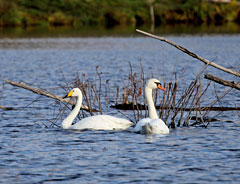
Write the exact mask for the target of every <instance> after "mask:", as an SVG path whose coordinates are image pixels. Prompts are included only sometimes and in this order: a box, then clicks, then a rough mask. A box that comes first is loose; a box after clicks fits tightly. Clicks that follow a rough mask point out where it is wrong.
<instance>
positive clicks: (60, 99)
mask: <svg viewBox="0 0 240 184" xmlns="http://www.w3.org/2000/svg"><path fill="white" fill-rule="evenodd" d="M3 80H4V81H5V82H7V83H8V84H11V85H12V86H16V87H20V88H23V89H26V90H29V91H32V92H33V93H36V94H39V95H43V96H46V97H48V98H52V99H55V100H58V101H60V102H65V103H68V104H71V105H75V103H74V101H72V100H69V99H65V98H62V97H61V96H58V95H54V94H52V93H49V92H47V91H43V90H41V89H39V88H34V87H32V86H29V85H27V84H25V83H24V82H14V81H10V80H8V79H3ZM81 109H83V110H86V111H88V112H89V111H90V110H89V108H88V107H87V106H84V105H82V107H81ZM92 112H97V110H96V109H92Z"/></svg>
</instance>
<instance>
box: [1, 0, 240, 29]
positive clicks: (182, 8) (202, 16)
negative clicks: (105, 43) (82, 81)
mask: <svg viewBox="0 0 240 184" xmlns="http://www.w3.org/2000/svg"><path fill="white" fill-rule="evenodd" d="M150 6H151V4H150V1H149V0H148V1H147V0H114V1H113V0H101V1H99V0H51V1H49V0H41V1H39V0H8V1H6V0H0V26H2V27H6V26H27V27H28V26H39V25H43V26H63V25H68V26H91V25H94V26H96V25H101V26H102V25H104V26H105V27H113V26H116V25H128V26H129V25H132V26H142V25H145V24H151V15H150ZM152 6H153V10H154V18H155V20H154V21H155V25H156V26H158V25H164V24H176V23H177V24H178V23H185V24H198V25H199V24H203V23H207V24H224V23H226V22H236V23H238V24H240V6H239V2H238V1H232V2H231V3H209V2H206V1H205V0H155V1H154V2H153V3H152Z"/></svg>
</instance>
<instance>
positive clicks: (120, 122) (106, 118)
mask: <svg viewBox="0 0 240 184" xmlns="http://www.w3.org/2000/svg"><path fill="white" fill-rule="evenodd" d="M132 125H133V123H132V122H131V121H129V120H126V119H123V118H118V117H114V116H110V115H96V116H90V117H87V118H84V119H82V120H81V121H79V122H77V123H76V124H74V125H72V126H71V127H70V128H71V129H78V130H83V129H93V130H125V129H127V128H129V127H130V126H132Z"/></svg>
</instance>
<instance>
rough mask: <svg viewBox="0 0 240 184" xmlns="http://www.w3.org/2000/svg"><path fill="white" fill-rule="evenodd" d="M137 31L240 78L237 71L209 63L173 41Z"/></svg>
mask: <svg viewBox="0 0 240 184" xmlns="http://www.w3.org/2000/svg"><path fill="white" fill-rule="evenodd" d="M136 31H137V32H139V33H141V34H144V35H146V36H149V37H152V38H155V39H157V40H160V41H163V42H166V43H168V44H170V45H172V46H174V47H175V48H177V49H178V50H180V51H182V52H184V53H186V54H188V55H189V56H191V57H193V58H196V59H198V60H199V61H202V62H203V63H205V64H207V65H209V66H212V67H214V68H217V69H219V70H222V71H224V72H227V73H230V74H232V75H235V76H237V77H240V73H238V72H236V71H233V70H230V69H227V68H225V67H223V66H220V65H218V64H216V63H214V62H212V61H209V60H207V59H205V58H203V57H201V56H198V55H197V54H195V53H193V52H191V51H189V50H188V49H186V48H184V47H182V46H181V45H178V44H176V43H174V42H173V41H170V40H167V39H166V38H164V37H159V36H156V35H153V34H150V33H147V32H145V31H142V30H139V29H136Z"/></svg>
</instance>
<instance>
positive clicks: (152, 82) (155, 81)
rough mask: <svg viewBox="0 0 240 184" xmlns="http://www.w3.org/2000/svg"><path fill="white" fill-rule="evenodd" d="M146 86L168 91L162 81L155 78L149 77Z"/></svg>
mask: <svg viewBox="0 0 240 184" xmlns="http://www.w3.org/2000/svg"><path fill="white" fill-rule="evenodd" d="M146 87H147V88H150V89H161V90H163V91H166V89H165V88H163V87H162V84H161V82H160V81H159V80H158V79H155V78H152V79H149V80H148V81H147V83H146Z"/></svg>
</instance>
